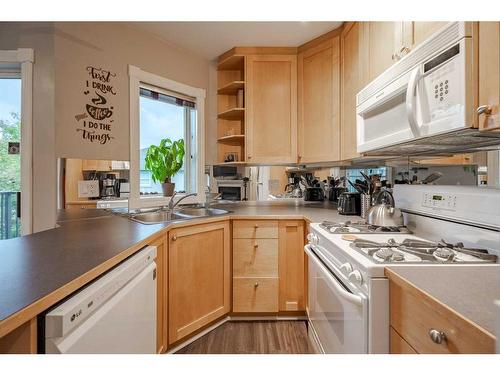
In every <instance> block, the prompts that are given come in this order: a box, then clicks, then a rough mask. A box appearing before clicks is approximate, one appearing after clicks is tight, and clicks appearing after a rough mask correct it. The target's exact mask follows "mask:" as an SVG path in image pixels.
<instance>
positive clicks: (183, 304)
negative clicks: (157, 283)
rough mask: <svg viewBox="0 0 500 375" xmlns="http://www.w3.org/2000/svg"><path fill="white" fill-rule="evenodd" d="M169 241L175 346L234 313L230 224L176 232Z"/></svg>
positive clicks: (171, 327)
mask: <svg viewBox="0 0 500 375" xmlns="http://www.w3.org/2000/svg"><path fill="white" fill-rule="evenodd" d="M168 238H169V248H168V308H169V309H168V337H169V340H168V341H169V344H172V343H174V342H176V341H178V340H180V339H182V338H184V337H186V336H188V335H189V334H191V333H193V332H195V331H196V330H198V329H200V328H202V327H204V326H205V325H207V324H209V323H211V322H213V321H215V320H216V319H217V318H220V317H221V316H223V315H224V314H227V313H228V312H229V310H230V293H231V291H230V285H231V280H230V271H231V270H230V264H231V262H230V231H229V221H222V222H215V223H210V224H202V225H195V226H189V227H184V228H177V229H173V230H171V231H170V232H169V235H168Z"/></svg>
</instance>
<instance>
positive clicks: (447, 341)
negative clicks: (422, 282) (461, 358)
mask: <svg viewBox="0 0 500 375" xmlns="http://www.w3.org/2000/svg"><path fill="white" fill-rule="evenodd" d="M386 275H387V276H388V278H389V300H390V325H391V345H390V348H391V353H392V354H401V353H408V352H416V353H422V354H433V353H436V354H448V353H471V354H472V353H494V351H495V338H494V336H492V335H491V334H489V333H488V332H486V331H485V330H483V329H482V328H481V327H479V326H477V325H475V324H474V323H473V322H471V321H469V320H467V319H465V318H464V317H462V316H461V315H459V314H458V313H456V312H455V311H453V310H451V309H450V308H448V307H447V306H446V305H443V304H441V303H440V302H438V301H437V300H435V299H434V298H432V297H431V296H429V295H428V294H427V293H425V292H424V291H422V290H420V289H418V288H416V287H415V286H414V285H412V284H410V283H409V282H407V281H406V280H405V279H403V278H401V277H400V276H398V275H397V274H396V273H395V272H393V271H391V270H387V269H386ZM431 330H436V331H437V332H442V333H443V335H444V339H443V340H442V342H441V343H436V342H434V341H433V340H432V339H431V335H430V331H431ZM393 331H394V332H393ZM395 334H397V336H396V335H395Z"/></svg>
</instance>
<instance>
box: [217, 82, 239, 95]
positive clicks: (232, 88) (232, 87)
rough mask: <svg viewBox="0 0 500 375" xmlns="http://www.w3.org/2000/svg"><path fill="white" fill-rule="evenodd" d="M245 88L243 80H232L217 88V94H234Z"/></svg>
mask: <svg viewBox="0 0 500 375" xmlns="http://www.w3.org/2000/svg"><path fill="white" fill-rule="evenodd" d="M244 88H245V81H233V82H230V83H228V84H227V85H225V86H223V87H221V88H220V89H218V90H217V94H218V95H236V94H237V93H238V90H243V89H244Z"/></svg>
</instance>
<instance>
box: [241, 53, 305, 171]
mask: <svg viewBox="0 0 500 375" xmlns="http://www.w3.org/2000/svg"><path fill="white" fill-rule="evenodd" d="M246 59H247V60H246V72H245V75H246V79H245V82H246V91H245V94H246V97H245V105H246V114H245V123H246V153H247V157H246V160H247V162H250V163H271V164H273V163H274V164H279V163H295V162H297V56H296V55H250V56H247V57H246Z"/></svg>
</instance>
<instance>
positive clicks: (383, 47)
mask: <svg viewBox="0 0 500 375" xmlns="http://www.w3.org/2000/svg"><path fill="white" fill-rule="evenodd" d="M400 24H401V23H400V22H363V28H364V30H363V32H364V34H365V35H366V38H365V39H364V41H363V42H364V43H365V44H364V45H363V48H364V49H366V51H367V54H368V64H366V61H365V62H363V65H364V69H365V74H367V76H368V79H369V81H371V80H373V79H374V78H376V77H377V76H378V75H380V74H381V73H383V72H384V70H386V69H387V68H388V67H390V66H391V65H392V64H394V62H395V56H396V53H397V51H398V50H399V49H401V47H400V42H401V37H400V34H399V33H398V31H399V29H400ZM366 70H367V72H366Z"/></svg>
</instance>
